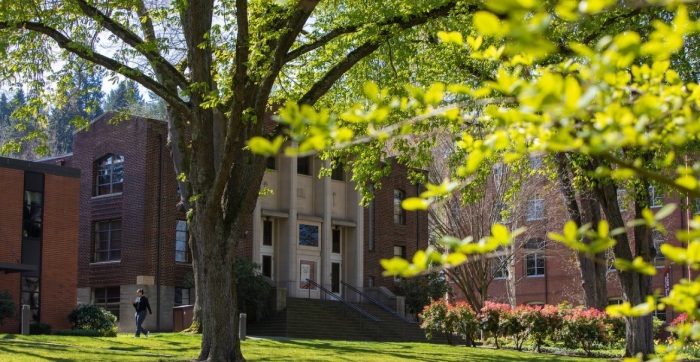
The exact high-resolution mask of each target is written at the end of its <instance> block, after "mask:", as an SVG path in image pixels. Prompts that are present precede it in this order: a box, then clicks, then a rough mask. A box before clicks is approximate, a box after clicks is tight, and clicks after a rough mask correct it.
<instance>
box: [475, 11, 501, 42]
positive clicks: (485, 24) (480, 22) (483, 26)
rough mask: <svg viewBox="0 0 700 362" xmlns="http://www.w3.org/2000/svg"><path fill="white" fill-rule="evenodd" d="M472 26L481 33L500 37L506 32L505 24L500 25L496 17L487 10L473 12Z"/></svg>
mask: <svg viewBox="0 0 700 362" xmlns="http://www.w3.org/2000/svg"><path fill="white" fill-rule="evenodd" d="M474 26H475V27H476V31H477V32H479V33H480V34H483V35H492V36H497V37H500V36H502V35H503V34H505V33H506V31H504V30H505V29H504V28H505V26H502V24H501V21H500V20H499V19H498V17H497V16H496V15H494V14H493V13H490V12H488V11H477V12H476V13H475V14H474Z"/></svg>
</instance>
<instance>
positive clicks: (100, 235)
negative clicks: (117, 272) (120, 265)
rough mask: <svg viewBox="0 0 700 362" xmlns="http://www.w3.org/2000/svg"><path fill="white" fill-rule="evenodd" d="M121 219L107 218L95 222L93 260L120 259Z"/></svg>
mask: <svg viewBox="0 0 700 362" xmlns="http://www.w3.org/2000/svg"><path fill="white" fill-rule="evenodd" d="M121 249H122V221H121V220H109V221H100V222H96V223H95V262H101V261H114V260H120V259H121V256H122V254H121Z"/></svg>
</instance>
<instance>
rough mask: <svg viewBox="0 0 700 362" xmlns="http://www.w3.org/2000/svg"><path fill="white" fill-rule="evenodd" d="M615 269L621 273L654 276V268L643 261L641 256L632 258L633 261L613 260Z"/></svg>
mask: <svg viewBox="0 0 700 362" xmlns="http://www.w3.org/2000/svg"><path fill="white" fill-rule="evenodd" d="M614 265H615V268H617V269H619V270H623V271H634V272H637V273H640V274H644V275H656V268H655V267H654V266H653V265H651V264H649V263H646V262H645V261H644V259H642V257H641V256H638V257H636V258H634V260H633V261H629V260H623V259H619V258H618V259H615V263H614Z"/></svg>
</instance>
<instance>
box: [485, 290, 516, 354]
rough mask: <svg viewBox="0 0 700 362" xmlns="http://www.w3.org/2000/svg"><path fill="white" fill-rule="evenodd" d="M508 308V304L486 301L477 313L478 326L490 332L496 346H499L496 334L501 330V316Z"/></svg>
mask: <svg viewBox="0 0 700 362" xmlns="http://www.w3.org/2000/svg"><path fill="white" fill-rule="evenodd" d="M509 310H510V305H508V304H500V303H493V302H488V301H487V302H486V303H485V304H484V307H483V308H481V312H480V313H479V316H478V319H479V328H480V329H481V330H482V331H484V332H487V333H491V335H493V338H494V342H495V344H496V348H500V345H499V344H498V335H499V334H501V333H502V332H503V331H502V330H501V328H502V324H501V316H502V315H503V314H505V313H507V312H508V311H509Z"/></svg>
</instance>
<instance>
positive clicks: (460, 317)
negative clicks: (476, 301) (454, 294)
mask: <svg viewBox="0 0 700 362" xmlns="http://www.w3.org/2000/svg"><path fill="white" fill-rule="evenodd" d="M448 314H452V315H454V318H449V319H450V320H453V319H454V324H455V328H454V331H455V332H456V333H458V334H459V335H460V336H462V338H464V340H465V344H466V345H467V346H471V347H476V343H475V342H474V340H475V336H476V332H477V331H479V322H478V321H477V318H476V312H474V309H472V307H471V306H470V305H469V304H467V303H466V302H457V304H455V305H454V307H451V308H449V310H448Z"/></svg>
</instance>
